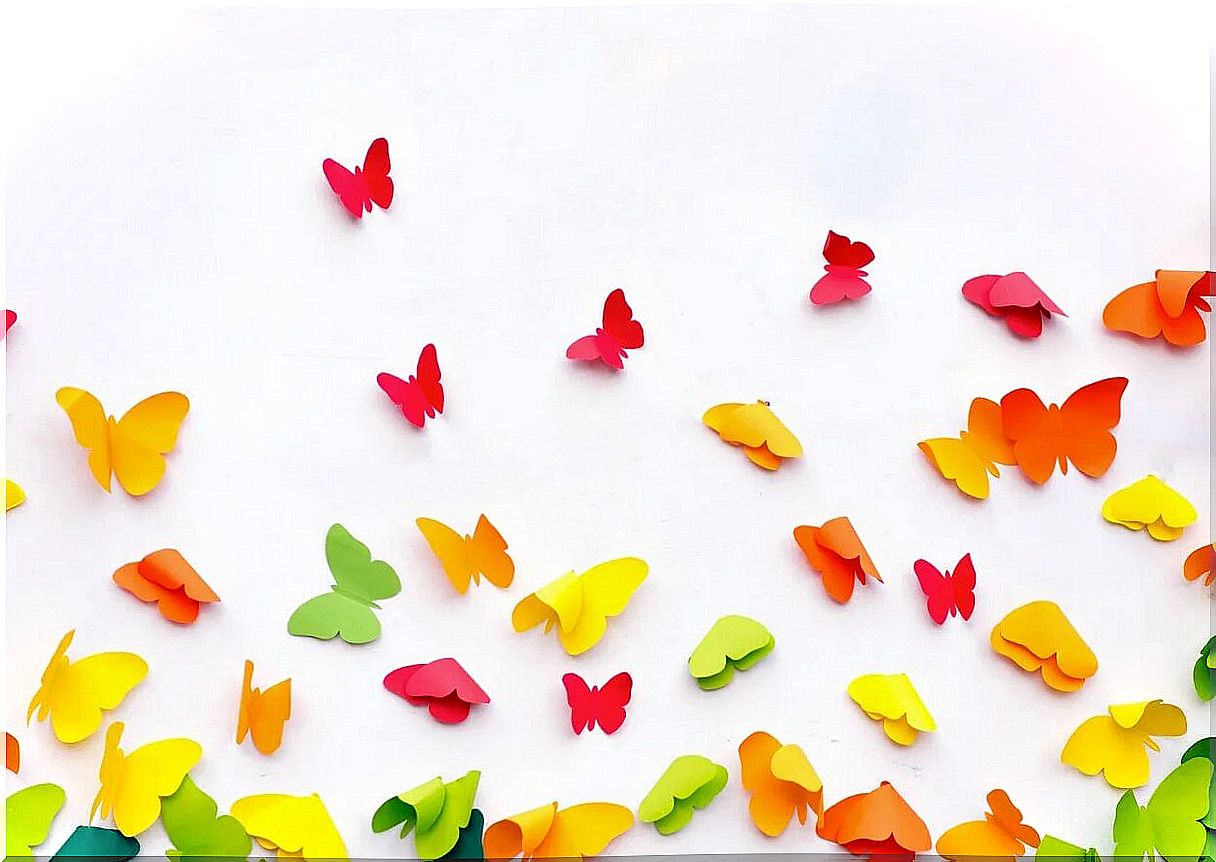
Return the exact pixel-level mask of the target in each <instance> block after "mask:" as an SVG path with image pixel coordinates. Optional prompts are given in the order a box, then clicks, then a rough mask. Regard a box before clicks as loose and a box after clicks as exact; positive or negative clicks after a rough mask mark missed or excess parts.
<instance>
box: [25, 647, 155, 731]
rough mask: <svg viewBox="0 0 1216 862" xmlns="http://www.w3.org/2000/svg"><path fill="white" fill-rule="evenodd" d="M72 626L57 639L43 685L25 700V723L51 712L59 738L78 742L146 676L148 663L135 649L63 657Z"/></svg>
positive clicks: (45, 716)
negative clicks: (31, 696)
mask: <svg viewBox="0 0 1216 862" xmlns="http://www.w3.org/2000/svg"><path fill="white" fill-rule="evenodd" d="M75 635H76V632H75V630H72V631H70V632H68V633H67V634H66V635H64V636H63V639H62V640H61V641H59V646H58V647H56V648H55V654H54V655H53V656H51V660H50V662H49V663H48V664H47V666H46V670H44V671H43V672H42V685H41V686H40V687H39V689H38V692H37V693H36V694H35V695H34V699H33V700H31V701H30V708H29V712H27V713H26V716H25V722H26V724H29V722H30V719H31V718H32V717H33V715H34V711H35V710H37V712H38V720H39V721H46V718H47V716H48V715H49V716H50V717H51V729H52V730H53V731H55V736H56V737H57V738H58V739H59V741H60V742H69V743H71V742H80V741H81V740H82V739H87V738H88V737H90V736H92V735H93V733H94V732H96V730H97V728H99V727H101V711H102V710H103V709H114V708H115V707H117V706H118V705H119V704H120V703H122V701H123V698H125V697H126V696H127V694H128V693H129V692H130V691H131V689H133V688H135V686H137V685H139V683H140V682H141V681H142V680H143V678H144V677H145V676H147V675H148V663H147V662H146V661H144V660H143V659H142V658H140V657H139V656H137V655H135V653H129V652H102V653H97V655H91V656H87V657H85V658H82V659H80V660H79V661H75V662H74V661H71V660H70V659H69V658H68V655H67V653H68V647H69V646H71V643H72V638H73V637H74V636H75Z"/></svg>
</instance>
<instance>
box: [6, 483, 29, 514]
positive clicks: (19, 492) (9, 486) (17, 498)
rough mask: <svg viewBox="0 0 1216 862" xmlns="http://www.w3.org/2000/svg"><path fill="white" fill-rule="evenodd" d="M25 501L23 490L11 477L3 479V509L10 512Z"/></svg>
mask: <svg viewBox="0 0 1216 862" xmlns="http://www.w3.org/2000/svg"><path fill="white" fill-rule="evenodd" d="M24 502H25V491H24V490H23V489H22V487H21V486H20V485H18V484H17V483H16V482H14V481H13V480H12V479H5V480H4V511H6V512H11V511H12V510H13V509H16V508H17V507H18V506H20V505H21V504H22V503H24Z"/></svg>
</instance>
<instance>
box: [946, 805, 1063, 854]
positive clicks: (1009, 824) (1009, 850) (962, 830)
mask: <svg viewBox="0 0 1216 862" xmlns="http://www.w3.org/2000/svg"><path fill="white" fill-rule="evenodd" d="M988 809H989V811H988V813H986V814H984V819H983V820H970V821H968V822H966V823H960V824H959V825H958V826H954V827H952V828H950V829H947V830H946V831H945V832H943V833H942V835H941V837H940V838H938V839H937V855H939V856H941V857H942V858H943V859H965V858H967V857H977V856H981V857H985V858H987V859H992V860H995V859H1010V860H1012V859H1016V858H1017V857H1019V856H1021V855H1022V854H1023V853H1025V852H1026V847H1027V846H1029V847H1038V846H1039V833H1038V832H1036V831H1035V830H1034V829H1032V828H1031V827H1030V826H1027V825H1026V824H1025V823H1023V822H1022V812H1021V811H1019V810H1018V809H1017V807H1016V806H1014V804H1013V803H1012V802H1011V801H1010V800H1009V794H1008V793H1006V792H1005V791H1004V790H993V791H991V792H990V793H989V794H988Z"/></svg>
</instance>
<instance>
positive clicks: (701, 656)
mask: <svg viewBox="0 0 1216 862" xmlns="http://www.w3.org/2000/svg"><path fill="white" fill-rule="evenodd" d="M776 643H777V642H776V641H775V640H774V639H773V635H772V633H771V632H769V630H768V629H766V628H765V627H764V626H763V625H762V624H760V623H758V622H756V621H755V620H753V619H752V618H751V617H744V616H739V615H738V614H732V615H730V616H726V617H722V619H720V620H718V621H717V622H716V623H714V625H713V628H711V629H710V630H709V632H708V634H706V635H705V637H703V638H702V639H701V643H699V644H697V648H696V649H695V650H693V651H692V656H690V657H689V659H688V672H689V673H691V674H692V676H693V678H694V679H695V680H696V681H697V685H699V686H701V688H702V690H704V691H713V690H714V689H718V688H722V687H724V686H725V685H726V684H727V683H729V682H730V681H731V678H732V677H733V676H734V675H735V671H736V670H747V669H748V668H750V667H751V666H752V665H754V664H755V663H756V662H758V661H760V659H762V658H764V657H765V656H766V655H768V654H769V653H771V652H772V651H773V647H774V646H776Z"/></svg>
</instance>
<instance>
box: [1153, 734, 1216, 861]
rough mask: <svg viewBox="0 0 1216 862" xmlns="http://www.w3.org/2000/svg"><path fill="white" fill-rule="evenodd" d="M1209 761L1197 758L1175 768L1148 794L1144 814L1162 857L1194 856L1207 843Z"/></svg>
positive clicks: (1181, 857) (1182, 857)
mask: <svg viewBox="0 0 1216 862" xmlns="http://www.w3.org/2000/svg"><path fill="white" fill-rule="evenodd" d="M1212 769H1213V767H1212V761H1210V760H1208V759H1207V758H1204V757H1196V758H1193V759H1191V760H1188V761H1186V762H1185V763H1183V764H1182V765H1181V766H1177V767H1175V768H1174V770H1173V772H1171V773H1170V774H1169V775H1167V776H1166V777H1165V778H1163V779H1162V780H1161V784H1159V785H1158V786H1157V789H1156V790H1155V791H1153V795H1152V796H1150V797H1149V800H1148V806H1147V807H1146V808H1145V813H1146V814H1147V815H1148V819H1149V821H1150V822H1151V823H1152V834H1153V843H1154V844H1155V845H1156V848H1157V852H1158V853H1159V854H1160V855H1161V856H1162V857H1163V858H1165V859H1171V860H1173V859H1184V858H1188V857H1190V858H1194V857H1196V856H1198V855H1199V854H1200V853H1202V851H1203V847H1204V844H1205V843H1206V842H1207V837H1208V836H1207V828H1206V827H1205V826H1204V824H1203V822H1202V821H1203V818H1204V816H1205V815H1206V814H1207V813H1208V809H1209V808H1210V807H1211V801H1210V799H1209V787H1210V785H1211V781H1212Z"/></svg>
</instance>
